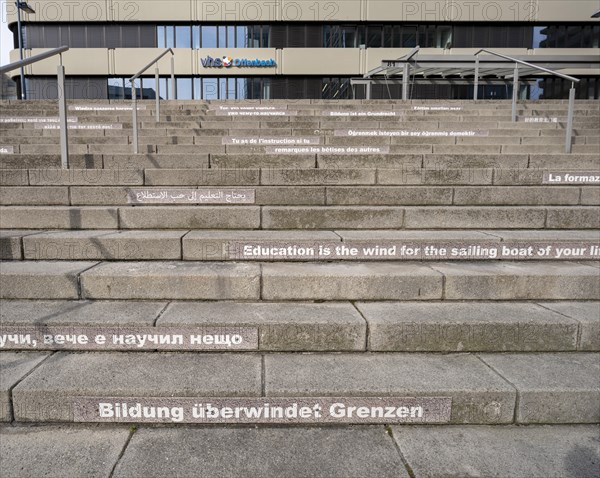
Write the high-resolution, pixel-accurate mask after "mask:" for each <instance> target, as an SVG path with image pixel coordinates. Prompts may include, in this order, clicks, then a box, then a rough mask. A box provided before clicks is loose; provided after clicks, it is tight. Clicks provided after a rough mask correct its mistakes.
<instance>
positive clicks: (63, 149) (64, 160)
mask: <svg viewBox="0 0 600 478" xmlns="http://www.w3.org/2000/svg"><path fill="white" fill-rule="evenodd" d="M57 78H58V116H59V121H60V163H61V166H62V168H63V169H69V130H68V128H69V124H68V122H67V94H66V90H65V67H64V66H63V65H62V61H61V64H60V65H58V68H57Z"/></svg>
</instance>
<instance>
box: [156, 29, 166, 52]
mask: <svg viewBox="0 0 600 478" xmlns="http://www.w3.org/2000/svg"><path fill="white" fill-rule="evenodd" d="M156 45H157V46H158V48H166V45H167V40H166V38H165V27H164V26H163V25H159V26H157V27H156Z"/></svg>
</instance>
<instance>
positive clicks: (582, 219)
mask: <svg viewBox="0 0 600 478" xmlns="http://www.w3.org/2000/svg"><path fill="white" fill-rule="evenodd" d="M546 227H547V228H548V229H598V228H600V208H597V207H584V206H580V207H578V208H574V207H554V208H548V219H547V225H546Z"/></svg>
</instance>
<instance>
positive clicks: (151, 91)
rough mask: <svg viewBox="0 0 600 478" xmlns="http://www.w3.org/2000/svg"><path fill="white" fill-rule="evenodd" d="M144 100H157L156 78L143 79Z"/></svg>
mask: <svg viewBox="0 0 600 478" xmlns="http://www.w3.org/2000/svg"><path fill="white" fill-rule="evenodd" d="M142 98H143V99H144V100H155V99H156V80H155V79H154V78H143V79H142Z"/></svg>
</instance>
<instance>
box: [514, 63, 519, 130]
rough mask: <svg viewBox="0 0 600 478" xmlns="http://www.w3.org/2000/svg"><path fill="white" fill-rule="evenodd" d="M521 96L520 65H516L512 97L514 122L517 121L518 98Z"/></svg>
mask: <svg viewBox="0 0 600 478" xmlns="http://www.w3.org/2000/svg"><path fill="white" fill-rule="evenodd" d="M518 96H519V64H518V63H515V71H514V74H513V96H512V122H513V123H515V122H516V121H517V98H518Z"/></svg>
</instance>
